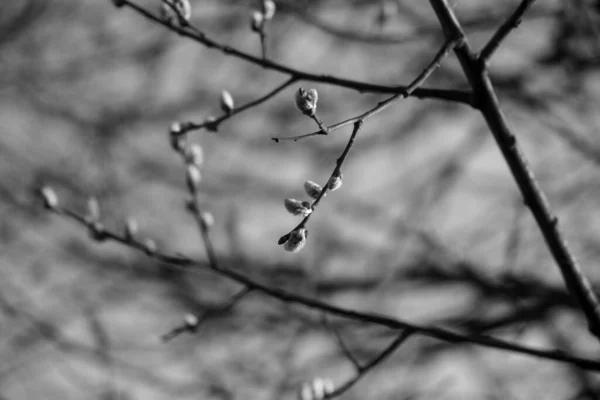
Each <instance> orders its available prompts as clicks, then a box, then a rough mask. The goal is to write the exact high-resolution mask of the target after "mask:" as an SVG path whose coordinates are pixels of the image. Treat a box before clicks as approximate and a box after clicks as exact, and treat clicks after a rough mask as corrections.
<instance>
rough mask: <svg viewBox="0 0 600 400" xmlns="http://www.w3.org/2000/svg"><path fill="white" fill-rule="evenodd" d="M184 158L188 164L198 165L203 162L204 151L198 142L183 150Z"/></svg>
mask: <svg viewBox="0 0 600 400" xmlns="http://www.w3.org/2000/svg"><path fill="white" fill-rule="evenodd" d="M185 160H186V161H187V162H188V163H189V164H193V165H195V166H197V167H200V166H201V165H202V163H203V162H204V151H203V150H202V147H201V146H200V145H199V144H196V143H194V144H192V145H190V146H189V147H187V148H186V150H185Z"/></svg>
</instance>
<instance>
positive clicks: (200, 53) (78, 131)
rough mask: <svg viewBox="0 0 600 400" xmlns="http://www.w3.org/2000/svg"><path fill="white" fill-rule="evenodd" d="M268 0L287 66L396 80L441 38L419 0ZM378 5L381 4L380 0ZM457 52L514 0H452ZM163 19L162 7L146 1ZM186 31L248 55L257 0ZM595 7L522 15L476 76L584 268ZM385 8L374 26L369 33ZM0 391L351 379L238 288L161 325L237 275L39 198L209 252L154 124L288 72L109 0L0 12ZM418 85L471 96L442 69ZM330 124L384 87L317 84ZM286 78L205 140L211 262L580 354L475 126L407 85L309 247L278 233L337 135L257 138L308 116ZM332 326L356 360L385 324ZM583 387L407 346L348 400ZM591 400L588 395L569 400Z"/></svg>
mask: <svg viewBox="0 0 600 400" xmlns="http://www.w3.org/2000/svg"><path fill="white" fill-rule="evenodd" d="M385 3H386V5H385V6H384V7H387V8H386V10H387V11H385V12H386V13H388V14H389V15H387V14H386V15H387V17H386V18H384V19H383V20H382V17H381V12H382V11H381V8H380V7H381V6H380V2H375V1H304V2H295V1H291V0H286V1H282V2H278V11H277V14H276V17H275V18H274V19H273V20H272V21H270V24H269V28H268V37H267V44H268V49H269V56H270V57H273V58H274V59H277V60H279V61H281V62H282V63H285V64H289V65H294V66H295V67H297V68H299V69H304V70H310V71H315V72H319V73H324V74H335V75H339V76H344V77H350V78H353V79H359V80H365V81H369V82H377V83H386V84H401V83H407V82H408V81H410V80H411V79H412V78H413V77H414V76H415V75H416V74H417V73H419V72H420V70H421V69H422V68H423V67H424V66H425V65H426V64H427V62H428V60H429V59H431V57H432V56H433V54H434V53H435V51H436V50H437V48H438V47H439V45H440V44H441V40H442V36H441V31H440V29H439V27H438V25H437V22H436V20H435V16H434V14H433V12H432V11H431V9H430V8H429V4H428V2H415V1H398V2H395V1H386V2H385ZM387 3H389V4H387ZM455 3H457V4H456V9H457V13H458V16H459V18H461V21H462V22H463V24H464V26H465V28H466V31H467V34H468V35H469V40H470V42H471V44H472V45H473V46H480V45H482V44H484V43H485V41H486V40H487V38H489V36H490V34H491V33H492V32H493V31H494V30H495V28H496V27H497V25H498V24H500V23H501V22H502V21H503V20H504V18H505V17H506V16H507V15H509V14H510V12H511V11H512V10H513V8H514V7H515V6H516V3H515V2H514V1H511V2H498V1H491V0H489V1H483V2H482V1H458V2H455ZM140 4H143V5H144V6H148V7H150V8H152V9H153V10H158V5H159V4H158V2H157V1H154V0H144V1H142V0H140ZM192 6H193V14H192V21H193V22H194V23H195V24H198V25H199V26H201V27H202V29H204V30H206V31H208V32H211V33H212V34H213V35H215V36H216V37H218V38H219V40H221V41H223V42H225V43H230V44H231V45H233V46H237V47H240V48H243V49H246V50H248V51H254V52H255V54H260V43H259V40H258V37H257V36H256V35H255V34H253V33H252V32H251V31H250V27H249V20H250V15H251V10H252V7H255V6H256V4H254V3H253V2H251V1H246V2H237V1H226V2H222V1H217V0H213V1H209V0H207V1H204V0H196V1H193V0H192ZM599 20H600V14H599V6H598V2H597V1H585V0H573V1H568V2H559V1H544V2H539V4H537V3H536V5H535V6H534V7H533V9H532V10H531V12H530V13H529V14H527V16H526V17H525V19H524V21H523V23H522V25H521V27H520V28H519V29H518V30H516V31H515V32H514V33H512V34H511V36H510V37H509V38H508V39H507V41H506V42H505V43H504V44H503V46H502V47H501V48H500V50H499V51H498V53H497V54H496V56H495V58H494V59H493V61H492V64H491V71H492V80H493V81H494V83H495V84H496V85H497V88H498V91H499V95H500V100H501V103H502V107H503V110H504V112H505V114H506V116H507V118H508V120H509V122H510V124H511V127H512V128H514V131H515V132H516V134H517V137H518V140H519V142H520V143H521V144H522V146H523V148H524V150H525V153H526V155H527V157H528V158H529V159H530V161H531V163H532V167H533V169H534V171H535V172H536V174H537V176H538V178H539V181H540V184H541V186H542V188H543V189H544V190H545V191H546V192H547V194H548V197H549V200H550V202H551V204H552V205H553V206H554V207H555V209H556V211H557V214H558V215H559V216H560V223H561V225H562V227H563V228H564V230H565V231H566V233H567V238H568V240H569V242H570V244H571V245H572V247H573V249H574V252H575V254H576V255H577V256H578V258H579V260H580V262H581V264H582V266H583V268H584V270H585V272H586V273H587V274H588V275H589V276H590V278H591V279H592V281H598V278H600V274H599V273H598V269H597V268H596V264H597V260H598V256H599V253H600V247H599V245H598V243H599V241H598V238H599V237H600V232H599V227H600V223H599V222H600V221H598V215H600V213H599V211H600V209H599V207H598V201H597V198H598V192H599V189H600V170H599V166H600V139H599V137H598V134H597V132H598V131H599V129H598V128H599V126H600V121H599V120H598V113H597V104H598V103H599V96H600V86H599V82H600V80H599V79H598V75H599V71H600V70H599V65H598V59H599V58H598V54H600V40H599V36H598V29H600V28H599V27H600V25H599V24H598V22H599ZM382 21H384V22H385V23H384V24H381V22H382ZM0 71H2V74H1V75H0V120H1V121H2V129H1V131H2V133H1V134H0V249H2V251H0V359H1V360H2V361H3V362H2V363H1V366H0V397H1V398H6V399H11V400H13V399H30V398H44V399H71V398H72V399H81V398H86V399H93V398H103V399H163V398H173V399H187V398H190V399H191V398H207V399H213V398H214V399H229V398H261V399H268V398H272V399H280V398H290V397H292V396H295V393H296V391H297V390H298V389H299V388H300V386H301V384H302V382H306V381H311V380H312V379H313V378H314V377H317V376H325V377H328V378H331V379H332V380H333V381H334V382H336V383H337V382H341V381H343V380H344V379H345V378H346V377H348V376H349V375H351V373H352V365H350V364H349V363H348V361H347V360H345V359H344V357H343V355H342V353H341V352H340V350H339V348H338V347H337V346H336V341H335V338H334V337H332V336H331V333H330V332H329V331H328V330H327V329H326V328H325V327H324V326H323V325H322V324H321V322H320V321H321V319H320V316H319V315H316V314H315V313H313V312H307V311H306V310H304V309H300V308H296V307H292V306H288V305H282V304H279V303H275V302H273V301H272V300H270V299H267V298H264V297H262V296H261V295H259V294H250V295H249V296H248V297H247V298H245V299H244V301H243V302H240V304H238V305H237V306H236V307H234V308H233V309H232V310H230V311H229V312H228V313H226V314H225V315H221V316H219V317H218V318H214V319H211V320H210V321H208V322H207V323H206V324H205V325H203V326H202V327H201V329H200V330H199V331H198V332H197V333H195V334H193V335H186V336H181V337H178V338H176V339H174V340H173V341H171V342H169V343H166V344H163V343H161V342H160V340H159V337H160V335H161V334H163V333H165V332H168V331H169V330H170V329H171V328H173V327H174V326H176V325H178V324H180V323H181V322H182V320H183V316H184V315H186V314H187V313H189V312H202V311H205V310H210V309H213V308H216V307H219V306H220V305H221V304H222V303H223V302H225V301H226V300H227V298H228V297H229V296H231V295H232V294H233V293H235V291H237V290H238V287H236V286H235V285H234V284H232V283H230V282H227V281H225V280H224V279H223V278H220V277H218V276H215V275H212V274H210V273H209V272H207V271H203V270H195V271H193V272H192V271H184V270H178V269H176V268H173V267H169V266H166V265H162V264H157V263H154V262H151V261H149V259H148V258H147V257H146V256H144V255H143V254H138V253H136V252H134V251H131V250H128V249H125V248H122V247H118V246H116V245H112V244H106V245H100V244H97V243H94V242H92V241H91V240H89V238H88V237H87V233H86V232H85V231H84V230H82V229H81V227H77V226H74V225H72V224H70V223H68V222H66V221H64V220H61V219H59V218H56V217H54V216H51V215H48V214H47V213H46V212H44V211H43V210H42V207H41V204H40V202H39V201H38V200H37V199H36V197H35V196H34V189H35V188H37V187H38V186H39V185H41V184H43V183H46V184H51V185H52V186H53V187H54V189H55V190H56V192H57V193H58V197H59V199H60V202H62V203H63V204H68V205H69V206H70V207H74V208H78V209H81V210H84V208H85V206H86V202H87V198H88V197H89V196H90V195H94V196H96V197H97V198H98V200H99V204H100V209H101V215H102V218H103V222H104V223H105V225H106V226H108V227H109V228H111V229H119V230H121V229H123V226H124V223H125V222H124V221H125V219H126V218H127V217H131V216H133V217H135V218H136V220H137V221H138V222H139V225H140V229H139V230H140V234H141V235H143V236H148V237H151V238H153V239H154V240H156V242H157V243H158V246H159V247H160V248H163V249H169V250H170V251H172V252H174V253H177V252H182V253H186V254H189V255H191V256H194V257H197V258H200V259H204V258H205V252H204V249H203V246H202V242H201V240H200V238H199V235H198V232H197V228H196V226H195V224H194V221H193V220H192V219H191V218H190V217H189V215H188V214H187V213H186V212H185V209H184V208H185V199H186V192H185V170H184V169H183V168H182V166H181V163H180V162H179V160H178V158H177V156H176V155H175V154H174V153H173V151H172V150H171V148H170V146H169V141H168V129H169V125H170V124H171V122H172V121H181V120H190V119H191V120H201V119H202V118H205V117H207V116H210V115H216V114H218V113H219V112H220V111H219V110H220V105H219V100H220V95H221V92H222V91H223V90H227V91H228V92H229V93H231V95H232V96H233V98H234V99H235V101H236V104H241V103H244V102H246V101H250V100H252V99H254V98H257V97H259V96H262V95H263V94H264V93H266V92H267V91H268V90H270V89H271V88H272V87H274V86H276V85H278V84H280V83H281V82H283V80H284V79H285V77H283V76H281V75H279V74H277V73H272V72H267V71H265V70H263V69H262V68H259V67H256V66H251V65H248V64H244V63H243V62H241V61H239V60H235V59H232V58H227V57H226V56H224V55H223V54H221V53H219V52H215V51H213V50H210V49H206V48H203V47H201V46H199V45H198V44H196V43H193V42H191V41H188V40H185V39H184V38H181V37H178V36H177V35H174V34H171V33H168V32H167V31H166V30H165V29H163V28H161V27H159V26H156V25H153V24H150V23H149V22H148V21H146V20H143V19H142V18H141V17H140V16H138V15H136V14H134V13H132V12H131V11H128V10H125V9H123V10H117V9H116V8H114V6H113V5H112V2H111V1H109V0H105V1H99V0H55V1H45V0H27V1H25V0H24V1H20V2H8V1H7V2H3V4H2V5H0ZM426 86H435V87H444V88H465V87H466V84H465V82H464V78H463V77H462V75H461V72H460V68H459V66H458V64H457V63H456V61H455V60H454V59H449V60H448V61H447V62H446V63H445V64H444V67H443V68H442V69H441V70H439V71H437V72H436V73H435V74H434V76H433V77H432V78H431V79H430V80H429V81H428V84H427V85H426ZM314 87H315V88H316V89H318V91H319V116H320V117H321V118H323V119H324V120H325V122H326V123H333V122H336V121H339V120H342V119H345V118H348V117H351V116H354V115H357V114H359V113H360V112H361V111H364V110H366V109H367V108H369V107H371V106H373V105H374V104H376V102H377V101H379V100H381V96H377V95H372V94H368V95H367V94H360V93H356V92H350V91H348V90H344V89H340V88H335V87H331V86H325V85H314ZM296 90H297V86H293V87H290V88H288V89H286V90H285V91H283V92H282V93H281V94H280V95H279V96H278V97H277V98H276V99H275V100H273V101H271V102H268V103H265V104H263V105H260V106H259V107H257V108H255V109H253V110H251V111H249V112H247V113H243V114H240V115H239V116H236V117H234V118H232V119H231V120H228V121H227V122H225V123H224V124H223V125H222V126H221V128H220V130H219V132H218V133H211V132H206V131H202V132H197V133H194V134H192V136H191V137H192V138H193V140H194V141H196V142H198V143H200V144H201V145H202V146H203V148H204V154H205V157H204V158H205V160H204V166H203V170H202V175H203V178H202V183H201V189H200V190H201V196H202V201H203V204H206V206H207V207H208V209H209V210H210V211H211V212H212V213H213V215H214V216H215V225H214V226H213V228H212V231H213V233H214V239H215V243H216V246H217V250H218V252H219V256H220V257H221V259H222V260H223V262H224V263H225V264H227V265H229V266H231V267H235V268H238V269H239V270H241V271H245V272H248V273H250V274H253V275H256V276H261V277H263V279H265V280H266V281H267V282H270V283H272V284H273V285H278V286H281V287H289V288H291V289H293V290H295V291H298V292H302V293H305V294H310V295H314V296H317V297H319V298H322V299H324V300H328V301H331V302H333V303H335V304H340V305H344V306H346V307H350V308H352V307H354V308H357V309H360V310H370V311H374V312H378V313H385V314H390V315H393V316H396V317H400V318H403V319H407V320H410V321H415V322H420V323H427V324H437V325H442V326H446V327H451V328H456V329H459V330H464V331H467V332H480V333H486V334H492V335H495V336H498V337H503V338H507V339H511V340H516V341H520V342H524V343H527V344H530V345H536V346H540V347H551V348H554V347H557V348H562V349H565V350H567V351H573V352H578V353H579V354H585V355H586V356H588V357H590V358H594V357H596V358H598V355H599V352H598V351H597V348H598V347H597V346H598V345H597V343H595V342H594V340H592V339H591V337H590V336H589V334H588V333H587V331H586V326H585V321H584V320H583V318H582V316H581V314H580V312H579V311H577V308H576V307H575V305H574V304H573V303H572V300H571V299H570V297H569V296H568V295H567V294H566V293H565V291H564V289H563V284H562V281H561V279H560V276H559V274H558V270H557V268H556V267H555V265H554V263H553V261H552V259H551V257H550V256H549V253H548V250H547V249H546V248H545V246H544V244H543V241H542V239H541V235H540V233H539V232H538V229H537V227H536V226H535V224H534V222H533V219H532V218H531V217H530V215H529V214H528V211H527V209H526V208H525V207H524V206H523V204H522V200H521V198H520V197H519V194H518V191H517V189H516V187H515V185H514V182H513V181H512V178H511V177H510V175H509V172H508V169H507V167H506V165H505V163H504V161H503V160H502V159H501V157H500V155H499V152H498V150H497V148H496V146H495V143H494V142H493V139H492V138H491V135H490V134H489V132H488V131H487V128H486V127H485V124H484V122H483V121H482V120H481V119H480V117H479V115H477V114H476V113H473V112H472V110H470V109H468V108H467V107H465V106H462V105H454V104H449V103H443V102H439V101H432V100H416V99H412V98H411V99H408V100H404V101H402V102H400V103H398V104H396V105H394V106H393V107H392V108H391V109H390V110H388V111H386V112H384V113H382V114H381V115H379V116H377V117H376V118H373V119H372V120H369V121H368V123H366V124H365V126H364V128H363V130H362V131H361V133H360V136H359V138H358V141H357V144H356V146H355V147H354V149H353V152H352V154H351V155H350V156H349V159H348V161H347V163H346V165H345V168H344V185H343V187H341V188H340V189H339V190H338V191H336V192H335V193H331V194H329V195H328V197H327V198H326V200H325V201H324V202H323V203H322V205H320V207H319V209H318V211H317V212H316V214H317V215H315V216H314V217H313V218H312V219H311V222H310V237H309V238H308V242H307V245H306V247H305V248H304V250H303V251H302V252H300V253H297V254H292V253H287V252H284V251H283V250H282V249H281V248H280V247H279V246H278V245H277V239H278V238H279V237H280V236H281V234H283V233H285V232H287V231H289V229H290V228H292V227H293V226H294V224H295V223H296V219H295V218H294V217H293V216H291V215H289V214H288V213H287V212H286V210H285V208H284V207H283V199H284V198H289V197H291V198H302V196H305V195H304V189H303V183H304V182H305V181H307V180H312V181H315V182H317V183H319V184H322V185H323V184H325V182H326V179H327V178H328V177H329V174H330V173H331V171H332V169H333V167H334V165H335V160H336V158H337V157H338V155H339V153H340V152H341V151H342V149H343V146H344V144H345V141H346V140H347V137H348V135H349V133H350V131H349V130H339V131H336V132H334V133H332V134H331V135H329V136H326V137H324V136H323V137H321V136H318V137H315V138H311V139H307V140H304V141H300V142H297V143H296V142H282V143H279V144H275V143H273V142H272V141H270V140H269V138H270V137H271V136H273V135H274V134H277V135H281V136H291V135H294V134H300V133H306V132H310V131H313V130H314V129H315V127H314V124H312V123H311V121H310V120H309V119H308V118H306V117H304V116H303V115H301V113H299V112H298V110H297V109H296V108H295V100H294V95H295V92H296ZM335 322H336V323H338V326H339V327H340V330H341V331H342V332H343V333H344V336H345V337H346V338H347V340H348V342H349V345H350V346H351V347H352V349H353V350H354V351H355V352H356V353H357V355H358V356H359V357H360V358H362V359H365V360H366V359H368V358H369V357H370V356H372V355H374V354H376V353H377V352H378V351H379V350H381V349H382V347H384V346H385V345H386V343H388V342H389V340H390V339H391V337H392V336H391V335H390V334H389V333H386V332H384V331H382V330H380V329H375V328H372V327H365V326H359V325H357V324H349V323H347V322H343V321H335ZM598 383H599V382H598V379H597V376H596V375H592V374H587V373H582V372H581V371H578V370H576V369H573V368H571V367H568V366H565V365H561V364H556V363H551V362H543V361H538V360H535V359H530V358H525V357H521V356H513V355H510V354H506V353H501V352H497V351H492V350H482V349H477V348H473V347H470V346H466V345H460V344H448V343H441V342H438V341H434V340H432V339H426V338H421V337H420V338H411V339H410V340H409V341H408V342H407V343H406V344H404V345H403V347H402V348H401V349H400V350H399V351H398V353H397V354H396V355H394V356H393V357H392V358H391V359H390V360H388V361H387V362H386V363H385V364H384V365H383V366H381V367H380V368H378V369H377V370H374V371H372V372H371V373H370V374H369V375H368V376H367V377H366V378H365V379H364V380H363V381H361V382H360V383H359V384H358V385H357V386H356V387H355V388H353V389H352V390H351V391H350V392H348V393H347V394H345V395H344V396H345V398H348V399H352V398H357V399H358V398H364V397H365V396H367V395H368V396H369V398H395V399H397V398H422V399H427V398H431V399H434V398H435V399H455V398H456V399H458V398H460V399H481V398H490V399H494V398H497V399H509V398H516V399H520V398H523V399H524V398H544V399H567V398H573V399H575V398H596V397H597V393H598V391H599V388H598ZM585 396H588V397H585Z"/></svg>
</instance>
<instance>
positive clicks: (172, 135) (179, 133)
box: [169, 122, 185, 153]
mask: <svg viewBox="0 0 600 400" xmlns="http://www.w3.org/2000/svg"><path fill="white" fill-rule="evenodd" d="M184 133H185V132H184V130H183V126H182V124H180V123H179V122H173V123H172V124H171V128H170V129H169V139H170V142H171V148H173V150H175V151H176V152H178V153H181V152H182V151H184V149H185V135H184Z"/></svg>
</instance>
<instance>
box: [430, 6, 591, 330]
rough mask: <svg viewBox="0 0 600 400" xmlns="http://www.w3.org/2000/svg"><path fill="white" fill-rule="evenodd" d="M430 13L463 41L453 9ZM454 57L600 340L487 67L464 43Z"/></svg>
mask: <svg viewBox="0 0 600 400" xmlns="http://www.w3.org/2000/svg"><path fill="white" fill-rule="evenodd" d="M430 3H431V5H432V6H433V9H434V10H435V13H436V15H437V17H438V19H439V21H440V23H441V25H442V27H443V29H444V33H445V35H446V37H457V36H460V37H464V33H463V31H462V28H461V27H460V24H459V22H458V20H457V19H456V16H455V15H454V13H453V11H452V8H451V7H450V6H449V5H448V3H447V1H446V0H430ZM454 51H455V53H456V56H457V57H458V60H459V62H460V64H461V67H462V69H463V71H464V73H465V75H466V77H467V79H468V80H469V83H470V85H471V87H472V89H473V94H474V96H475V99H474V106H475V108H477V109H479V111H480V112H481V114H482V115H483V117H484V118H485V120H486V122H487V124H488V127H489V129H490V131H491V132H492V134H493V136H494V139H496V143H497V144H498V147H499V148H500V151H501V152H502V155H503V156H504V159H505V160H506V163H507V164H508V166H509V168H510V170H511V172H512V175H513V177H514V178H515V181H516V183H517V186H518V187H519V189H520V190H521V194H522V196H523V201H524V202H525V205H527V206H528V207H529V209H530V210H531V213H532V214H533V216H534V218H535V220H536V222H537V224H538V226H539V228H540V230H541V232H542V235H543V236H544V239H545V241H546V244H547V246H548V249H549V250H550V252H551V253H552V256H553V257H554V260H555V261H556V264H557V265H558V267H559V269H560V271H561V273H562V276H563V280H564V281H565V284H566V287H567V289H568V291H569V292H570V294H571V295H572V296H573V297H574V298H575V299H577V301H578V302H579V305H580V306H581V308H582V310H583V312H584V314H585V317H586V318H587V321H588V325H589V330H590V332H591V333H592V334H593V335H594V336H596V337H597V338H598V339H599V340H600V305H599V304H598V299H597V297H596V294H595V293H594V291H593V289H592V286H591V284H590V282H589V280H588V279H587V278H586V276H585V275H584V274H583V273H582V271H581V267H580V266H579V263H578V262H577V260H576V259H575V257H574V255H573V254H572V252H571V250H570V249H569V247H568V245H567V241H566V240H565V238H564V235H563V233H562V231H561V230H560V228H559V225H558V218H557V217H556V216H555V215H554V214H553V212H552V210H551V208H550V204H549V203H548V200H547V199H546V196H545V194H544V192H542V189H541V188H540V187H539V185H538V183H537V180H536V178H535V176H534V174H533V170H532V169H531V167H530V166H529V163H528V162H527V160H526V158H525V156H524V155H523V153H522V151H521V150H520V148H519V146H518V144H517V139H516V137H515V136H514V134H513V133H512V132H511V131H510V129H509V128H508V125H507V123H506V119H505V117H504V115H503V113H502V111H501V110H500V104H499V102H498V98H497V97H496V94H495V92H494V88H493V86H492V83H491V81H490V78H489V74H488V71H487V67H486V64H485V63H484V62H482V60H481V59H479V58H477V57H476V56H475V55H474V54H473V52H472V51H471V49H470V48H469V45H468V44H467V42H466V40H465V41H463V43H462V45H460V46H457V47H456V48H455V50H454Z"/></svg>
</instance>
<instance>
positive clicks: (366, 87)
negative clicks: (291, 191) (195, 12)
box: [123, 0, 471, 105]
mask: <svg viewBox="0 0 600 400" xmlns="http://www.w3.org/2000/svg"><path fill="white" fill-rule="evenodd" d="M123 4H124V5H126V6H128V7H129V8H131V9H133V10H134V11H136V12H137V13H139V14H140V15H142V16H144V17H145V18H147V19H149V20H151V21H154V22H156V23H159V24H160V25H163V26H164V27H166V28H168V29H170V30H171V31H173V32H176V33H178V34H179V35H181V36H184V37H187V38H190V39H192V40H194V41H196V42H198V43H201V44H203V45H204V46H206V47H208V48H213V49H217V50H219V51H221V52H223V53H224V54H226V55H229V56H232V57H236V58H239V59H241V60H244V61H247V62H250V63H253V64H256V65H259V66H262V67H264V68H267V69H270V70H273V71H278V72H281V73H283V74H287V75H289V76H290V77H294V78H295V79H296V80H302V81H310V82H320V83H325V84H329V85H335V86H339V87H345V88H349V89H355V90H358V91H359V92H371V93H403V92H405V91H406V89H407V87H406V86H385V85H378V84H372V83H366V82H359V81H354V80H351V79H344V78H339V77H335V76H331V75H317V74H312V73H309V72H304V71H300V70H297V69H294V68H291V67H289V66H286V65H283V64H279V63H276V62H274V61H271V60H263V59H262V58H260V57H256V56H253V55H251V54H249V53H246V52H243V51H241V50H238V49H236V48H234V47H231V46H227V45H224V44H221V43H219V42H217V41H216V40H214V39H212V38H210V37H209V36H207V35H206V34H205V33H204V32H202V31H200V30H199V29H198V28H195V27H194V26H192V25H187V26H184V27H179V26H176V25H174V24H171V23H169V22H167V21H163V20H162V19H161V18H160V17H158V16H156V15H154V14H153V13H151V12H150V11H148V10H146V9H145V8H143V7H141V6H139V5H137V4H136V3H134V2H132V1H131V0H123ZM411 95H412V96H414V97H417V98H435V99H440V100H447V101H453V102H459V103H463V104H467V105H471V95H470V93H468V92H464V91H461V90H446V89H431V88H419V89H417V90H414V92H412V93H411Z"/></svg>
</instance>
